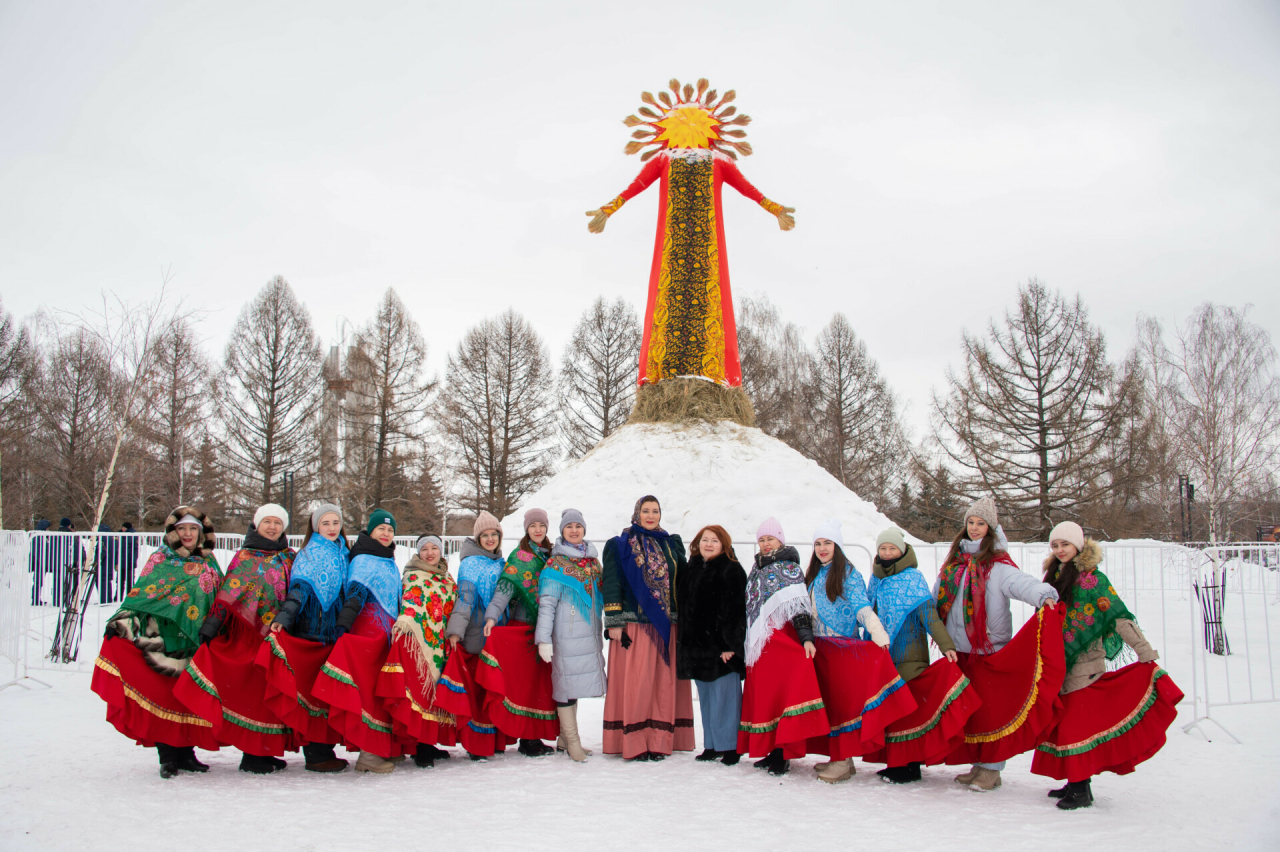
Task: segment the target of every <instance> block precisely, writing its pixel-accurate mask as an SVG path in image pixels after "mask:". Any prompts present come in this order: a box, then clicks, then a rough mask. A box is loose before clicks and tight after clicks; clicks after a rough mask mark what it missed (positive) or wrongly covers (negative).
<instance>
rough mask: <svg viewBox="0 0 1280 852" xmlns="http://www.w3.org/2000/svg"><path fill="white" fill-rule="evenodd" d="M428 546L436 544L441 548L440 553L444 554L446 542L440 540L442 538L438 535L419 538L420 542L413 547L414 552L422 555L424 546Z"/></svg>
mask: <svg viewBox="0 0 1280 852" xmlns="http://www.w3.org/2000/svg"><path fill="white" fill-rule="evenodd" d="M427 544H434V545H435V546H436V547H438V548H440V552H441V553H442V554H443V553H444V542H443V541H441V540H440V536H438V535H420V536H418V540H417V541H416V542H414V545H413V552H414V553H421V552H422V548H423V546H424V545H427Z"/></svg>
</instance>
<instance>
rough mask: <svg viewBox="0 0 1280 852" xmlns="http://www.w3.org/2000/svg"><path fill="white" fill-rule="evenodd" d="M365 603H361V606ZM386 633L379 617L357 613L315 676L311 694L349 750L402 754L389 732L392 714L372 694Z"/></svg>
mask: <svg viewBox="0 0 1280 852" xmlns="http://www.w3.org/2000/svg"><path fill="white" fill-rule="evenodd" d="M370 606H375V604H369V605H366V607H365V609H366V611H367V610H368V608H369V607H370ZM389 639H390V637H389V635H388V633H387V631H386V630H384V629H382V627H381V625H380V624H379V623H378V620H377V619H376V618H375V617H373V616H371V615H367V614H366V613H365V612H362V613H361V614H360V616H359V617H358V618H356V622H355V624H353V625H351V631H350V632H349V633H346V634H345V635H343V636H342V637H341V638H340V639H338V641H337V642H336V643H334V646H333V650H332V651H330V652H329V659H327V660H325V662H324V665H323V666H321V667H320V675H319V676H318V677H317V678H316V687H315V689H316V697H317V698H319V699H320V700H321V701H324V702H325V703H327V704H328V705H329V724H330V725H331V726H333V729H334V730H335V731H337V732H338V733H339V734H341V735H342V743H343V745H345V746H346V747H347V748H349V749H355V750H358V751H367V752H369V753H370V754H376V755H377V756H378V757H383V758H391V757H397V756H399V755H401V754H404V751H405V749H404V743H403V742H401V741H400V740H398V739H396V737H395V734H394V733H393V732H392V725H391V714H390V713H389V712H387V705H386V702H385V701H384V700H383V699H382V698H381V697H380V696H379V695H378V694H377V692H376V688H377V685H378V675H379V674H381V673H382V665H383V663H385V662H386V661H387V654H388V652H389V651H390V643H389Z"/></svg>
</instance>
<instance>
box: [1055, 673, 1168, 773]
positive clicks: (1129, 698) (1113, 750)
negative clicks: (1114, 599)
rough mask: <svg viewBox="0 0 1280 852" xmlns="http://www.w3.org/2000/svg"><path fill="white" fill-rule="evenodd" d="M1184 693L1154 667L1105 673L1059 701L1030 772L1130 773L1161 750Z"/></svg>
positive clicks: (1166, 675)
mask: <svg viewBox="0 0 1280 852" xmlns="http://www.w3.org/2000/svg"><path fill="white" fill-rule="evenodd" d="M1182 697H1183V696H1182V690H1180V689H1178V686H1177V684H1175V683H1174V682H1173V678H1171V677H1169V675H1168V673H1167V672H1165V670H1164V669H1162V668H1160V667H1159V666H1158V665H1156V664H1155V663H1153V662H1152V663H1134V664H1132V665H1128V666H1125V667H1124V668H1122V669H1120V670H1119V671H1114V672H1109V673H1107V674H1105V675H1103V676H1102V677H1100V678H1098V680H1097V681H1095V682H1094V683H1092V684H1090V685H1089V686H1087V687H1085V688H1084V689H1077V690H1076V691H1075V692H1072V693H1070V694H1068V695H1065V696H1063V699H1062V705H1063V706H1062V718H1061V720H1060V721H1059V722H1058V724H1057V726H1056V727H1054V728H1053V730H1051V731H1050V732H1049V736H1048V738H1047V739H1046V740H1045V741H1044V742H1043V743H1041V744H1040V746H1039V747H1038V748H1037V749H1036V756H1035V759H1033V760H1032V761H1031V771H1032V772H1034V773H1036V774H1037V775H1047V776H1048V777H1050V778H1059V779H1062V780H1065V781H1085V780H1088V779H1089V778H1091V777H1093V776H1094V775H1098V774H1099V773H1102V772H1114V773H1115V774H1117V775H1128V774H1129V773H1130V772H1132V771H1133V770H1134V769H1135V768H1136V767H1137V765H1138V764H1139V763H1142V762H1143V761H1144V760H1147V759H1148V758H1150V757H1151V756H1153V755H1154V754H1155V753H1156V752H1158V751H1159V750H1160V749H1161V748H1163V747H1164V740H1165V733H1166V732H1167V731H1168V730H1169V726H1170V725H1172V724H1173V721H1174V719H1176V718H1177V717H1178V710H1177V707H1176V706H1175V705H1176V704H1177V703H1178V702H1179V701H1181V700H1182Z"/></svg>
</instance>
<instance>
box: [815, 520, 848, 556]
mask: <svg viewBox="0 0 1280 852" xmlns="http://www.w3.org/2000/svg"><path fill="white" fill-rule="evenodd" d="M820 538H825V539H827V540H828V541H834V542H835V543H836V546H837V547H839V548H840V549H841V550H844V532H843V531H842V530H841V529H840V521H839V520H838V519H837V518H828V519H827V520H825V521H823V522H822V524H821V526H819V527H818V528H817V529H816V530H814V533H813V540H814V541H817V540H818V539H820Z"/></svg>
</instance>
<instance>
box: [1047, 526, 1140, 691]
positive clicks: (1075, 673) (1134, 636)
mask: <svg viewBox="0 0 1280 852" xmlns="http://www.w3.org/2000/svg"><path fill="white" fill-rule="evenodd" d="M1057 561H1058V560H1057V558H1056V557H1054V556H1050V557H1049V558H1048V559H1046V560H1045V563H1044V570H1045V575H1046V576H1047V575H1048V573H1049V569H1050V568H1052V567H1053V566H1054V565H1055V564H1056V563H1057ZM1101 562H1102V547H1101V546H1100V545H1099V544H1098V543H1097V542H1096V541H1094V540H1093V539H1091V538H1086V539H1085V540H1084V549H1083V550H1081V551H1080V553H1079V554H1077V555H1076V567H1077V568H1079V569H1080V571H1081V572H1082V573H1083V572H1086V571H1092V570H1093V569H1094V568H1097V567H1098V565H1099V563H1101ZM1116 633H1117V634H1118V635H1119V636H1120V638H1121V639H1123V640H1124V643H1125V644H1126V645H1128V646H1129V647H1130V648H1132V649H1133V650H1134V653H1136V654H1137V655H1138V662H1140V663H1149V662H1152V661H1153V660H1158V659H1159V658H1160V655H1159V654H1158V653H1156V650H1155V649H1154V648H1152V647H1151V643H1150V642H1148V641H1147V637H1146V636H1143V635H1142V631H1141V630H1140V629H1139V628H1138V625H1137V624H1135V623H1134V622H1133V621H1131V620H1130V619H1127V618H1121V619H1118V620H1117V621H1116ZM1106 673H1107V653H1106V649H1105V648H1103V645H1102V640H1101V639H1098V640H1097V641H1096V642H1094V643H1093V644H1092V645H1090V646H1089V650H1087V651H1085V652H1084V653H1083V654H1081V655H1080V656H1079V657H1077V658H1076V662H1075V665H1073V666H1072V667H1071V671H1069V672H1067V678H1066V680H1064V681H1063V682H1062V692H1061V694H1062V695H1066V694H1067V693H1069V692H1075V691H1076V690H1077V689H1084V688H1085V687H1086V686H1089V685H1090V684H1092V683H1093V682H1094V681H1096V680H1097V679H1098V678H1100V677H1102V676H1103V675H1104V674H1106Z"/></svg>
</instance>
